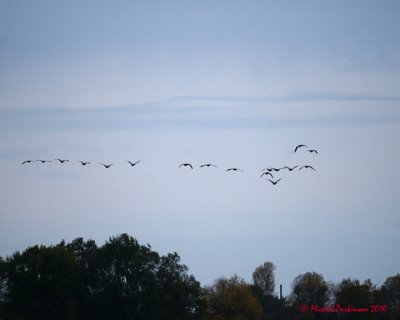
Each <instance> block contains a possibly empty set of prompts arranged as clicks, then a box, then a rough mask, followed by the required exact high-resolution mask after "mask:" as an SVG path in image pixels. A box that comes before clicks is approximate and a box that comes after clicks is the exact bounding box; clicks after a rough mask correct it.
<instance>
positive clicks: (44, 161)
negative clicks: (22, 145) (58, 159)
mask: <svg viewBox="0 0 400 320" xmlns="http://www.w3.org/2000/svg"><path fill="white" fill-rule="evenodd" d="M36 161H40V162H41V163H46V162H51V160H36Z"/></svg>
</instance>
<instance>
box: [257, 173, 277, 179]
mask: <svg viewBox="0 0 400 320" xmlns="http://www.w3.org/2000/svg"><path fill="white" fill-rule="evenodd" d="M263 175H270V176H271V178H272V179H273V178H274V176H273V175H272V173H271V172H263V173H262V174H261V176H260V178H262V176H263Z"/></svg>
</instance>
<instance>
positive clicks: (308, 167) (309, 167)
mask: <svg viewBox="0 0 400 320" xmlns="http://www.w3.org/2000/svg"><path fill="white" fill-rule="evenodd" d="M303 168H305V169H313V170H314V171H315V169H314V168H313V167H312V166H302V167H300V168H299V170H301V169H303Z"/></svg>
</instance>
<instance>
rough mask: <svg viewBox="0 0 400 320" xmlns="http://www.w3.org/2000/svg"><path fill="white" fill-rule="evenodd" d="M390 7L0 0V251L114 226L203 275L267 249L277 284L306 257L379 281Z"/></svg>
mask: <svg viewBox="0 0 400 320" xmlns="http://www.w3.org/2000/svg"><path fill="white" fill-rule="evenodd" d="M399 16H400V3H399V2H398V1H384V2H382V1H334V2H333V1H233V0H232V1H113V2H106V1H85V2H81V1H5V0H0V138H1V139H0V163H1V166H0V199H1V201H0V255H1V256H6V255H9V254H11V253H13V252H14V251H15V250H23V249H25V248H26V247H27V246H29V245H33V244H37V243H43V244H55V243H58V242H59V241H60V240H61V239H65V240H66V241H71V240H73V239H74V238H76V237H84V238H85V239H94V240H96V242H97V243H98V244H99V245H101V244H103V243H104V241H105V240H107V239H108V237H110V236H113V235H117V234H120V233H123V232H127V233H129V234H130V235H132V236H134V237H136V238H137V239H138V240H139V241H140V242H141V243H142V244H145V243H150V244H151V245H152V247H153V249H154V250H156V251H159V252H160V253H162V254H165V253H167V252H173V251H176V252H178V254H179V255H180V256H181V258H182V262H183V263H185V264H187V265H188V267H189V270H190V272H191V273H192V274H194V275H195V277H196V278H197V279H198V280H200V281H201V283H202V284H203V285H208V284H211V283H212V282H213V281H214V280H215V279H216V278H218V277H220V276H232V275H233V274H235V273H236V274H238V275H239V276H241V277H244V278H245V279H246V280H247V281H249V282H250V281H251V274H252V272H253V271H254V269H255V268H256V267H257V266H258V265H260V264H262V263H263V262H265V261H272V262H273V263H275V264H276V266H277V270H276V282H277V285H278V284H280V283H282V284H283V285H284V293H285V294H288V293H289V292H290V285H291V282H292V280H293V278H294V277H295V276H297V275H298V274H301V273H304V272H307V271H316V272H319V273H322V274H323V275H324V277H325V279H326V280H331V281H340V280H341V279H343V278H345V277H352V278H353V277H354V278H358V279H360V280H365V279H367V278H371V279H372V281H373V282H375V283H376V284H378V285H380V284H382V282H383V281H384V280H385V278H386V277H388V276H391V275H394V274H396V273H398V272H399V270H400V252H399V251H398V249H397V247H398V243H399V242H400V206H399V205H400V200H399V197H398V193H399V190H400V173H399V171H398V170H397V166H398V165H399V163H400V148H399V143H398V138H399V137H400V109H399V103H400V89H399V88H400V41H399V40H398V35H399V34H400V21H399V19H398V17H399ZM301 143H303V144H306V145H307V146H308V147H309V148H315V149H317V150H318V152H319V153H318V154H317V155H316V154H312V153H307V152H305V149H306V148H304V149H300V150H299V151H298V152H297V153H294V152H293V150H294V147H295V146H296V145H297V144H301ZM58 157H61V158H67V159H70V160H71V161H70V162H69V163H65V164H60V163H57V162H55V161H53V162H51V163H46V164H42V163H39V162H35V163H33V164H25V165H21V162H22V161H24V160H27V159H49V160H53V159H55V158H58ZM77 160H87V161H90V162H91V165H90V166H87V167H83V166H82V165H81V164H79V163H78V162H76V161H77ZM126 160H131V161H138V160H141V162H140V163H139V164H138V165H137V166H135V167H130V166H129V164H128V163H127V161H126ZM183 162H190V163H192V164H193V166H194V169H193V170H191V169H189V168H187V167H185V168H178V166H179V165H180V164H181V163H183ZM99 163H113V164H114V166H112V167H111V168H110V169H105V168H103V167H102V166H101V165H100V164H99ZM205 163H214V164H216V165H218V168H199V166H200V165H202V164H205ZM306 164H307V165H312V166H313V167H314V168H315V169H316V171H315V172H314V171H312V170H307V169H303V170H301V171H298V170H293V171H292V172H288V171H281V172H276V173H275V172H273V174H274V176H275V177H274V179H275V180H276V179H279V178H281V179H282V180H281V181H280V182H279V183H278V184H277V185H275V186H274V185H272V184H271V183H270V182H268V181H267V180H265V179H264V177H263V179H260V174H261V169H263V168H265V167H269V166H271V167H282V166H285V165H289V166H295V165H299V166H302V165H306ZM230 167H237V168H240V169H242V170H243V171H244V172H231V171H230V172H227V171H226V170H227V169H228V168H230Z"/></svg>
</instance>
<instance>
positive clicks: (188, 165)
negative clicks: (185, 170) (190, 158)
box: [178, 163, 193, 169]
mask: <svg viewBox="0 0 400 320" xmlns="http://www.w3.org/2000/svg"><path fill="white" fill-rule="evenodd" d="M182 166H184V167H190V168H192V169H193V166H192V165H191V164H190V163H182V164H181V165H180V166H179V167H178V168H180V167H182Z"/></svg>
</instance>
